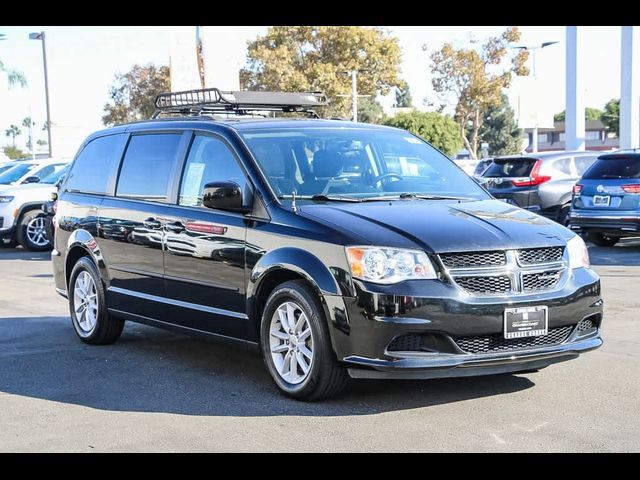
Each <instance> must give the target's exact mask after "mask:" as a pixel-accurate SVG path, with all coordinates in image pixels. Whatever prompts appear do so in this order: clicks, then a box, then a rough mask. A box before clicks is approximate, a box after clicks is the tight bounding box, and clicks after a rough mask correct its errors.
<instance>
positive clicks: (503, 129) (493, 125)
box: [479, 94, 522, 157]
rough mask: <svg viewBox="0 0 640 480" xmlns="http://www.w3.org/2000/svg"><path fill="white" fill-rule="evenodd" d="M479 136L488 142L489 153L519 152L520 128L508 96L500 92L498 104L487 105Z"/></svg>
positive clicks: (495, 154)
mask: <svg viewBox="0 0 640 480" xmlns="http://www.w3.org/2000/svg"><path fill="white" fill-rule="evenodd" d="M479 136H480V138H481V139H482V141H483V142H487V143H488V144H489V155H490V156H492V157H494V156H497V155H508V154H511V153H518V152H520V145H521V136H522V130H521V129H520V128H518V124H517V123H516V118H515V114H514V111H513V108H511V105H510V104H509V98H508V97H507V96H506V95H505V94H502V98H501V101H500V104H499V105H496V106H492V107H489V108H488V109H487V111H486V112H485V114H484V120H483V122H482V127H481V128H480V131H479Z"/></svg>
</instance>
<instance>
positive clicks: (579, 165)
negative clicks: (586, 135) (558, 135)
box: [576, 157, 597, 175]
mask: <svg viewBox="0 0 640 480" xmlns="http://www.w3.org/2000/svg"><path fill="white" fill-rule="evenodd" d="M596 158H597V157H576V171H577V172H578V175H582V174H583V173H584V172H585V170H587V168H589V167H590V166H591V165H593V162H595V161H596Z"/></svg>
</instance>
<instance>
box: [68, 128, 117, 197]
mask: <svg viewBox="0 0 640 480" xmlns="http://www.w3.org/2000/svg"><path fill="white" fill-rule="evenodd" d="M126 139H127V136H126V135H125V134H124V133H122V134H119V135H109V136H107V137H100V138H96V139H95V140H92V141H91V142H89V143H88V144H87V145H86V146H85V147H84V148H83V149H82V151H81V152H80V154H79V155H78V157H77V158H76V160H75V161H74V162H73V166H72V167H71V172H70V173H69V175H68V178H67V181H66V182H65V189H66V190H72V191H77V192H87V193H100V194H105V193H107V186H108V185H109V180H110V179H111V178H113V176H114V175H115V174H116V171H117V168H118V162H119V161H120V157H121V155H122V148H123V147H124V142H125V141H126Z"/></svg>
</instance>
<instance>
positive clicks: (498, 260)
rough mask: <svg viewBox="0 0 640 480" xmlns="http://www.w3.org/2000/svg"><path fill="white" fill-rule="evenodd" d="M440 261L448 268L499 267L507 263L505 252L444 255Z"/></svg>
mask: <svg viewBox="0 0 640 480" xmlns="http://www.w3.org/2000/svg"><path fill="white" fill-rule="evenodd" d="M440 259H441V260H442V263H443V264H444V266H445V267H447V268H473V267H499V266H501V265H506V263H507V257H506V255H505V253H504V252H470V253H443V254H441V255H440Z"/></svg>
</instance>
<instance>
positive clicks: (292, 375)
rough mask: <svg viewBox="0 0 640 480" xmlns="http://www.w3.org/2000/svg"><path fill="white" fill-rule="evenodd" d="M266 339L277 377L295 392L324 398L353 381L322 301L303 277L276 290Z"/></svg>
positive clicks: (265, 322) (264, 328)
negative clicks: (334, 346) (338, 356)
mask: <svg viewBox="0 0 640 480" xmlns="http://www.w3.org/2000/svg"><path fill="white" fill-rule="evenodd" d="M260 340H261V349H262V357H263V359H264V362H265V364H266V366H267V369H268V370H269V373H270V374H271V377H272V378H273V380H274V381H275V383H276V385H277V386H278V388H279V389H280V391H281V392H282V393H284V394H285V395H287V396H289V397H292V398H296V399H298V400H307V401H317V400H322V399H325V398H329V397H332V396H335V395H337V394H338V393H339V392H340V391H341V390H342V389H343V388H344V387H345V385H346V384H347V382H348V378H349V377H348V374H347V372H346V370H345V368H344V367H343V366H341V365H340V364H339V363H338V361H337V360H336V358H335V355H334V353H333V350H332V348H331V339H330V337H329V330H328V327H327V321H326V318H325V315H324V312H323V310H322V306H321V305H320V301H319V299H318V297H317V295H316V294H315V292H314V291H313V290H312V289H311V288H309V287H308V286H307V285H306V284H305V283H304V282H303V281H290V282H286V283H283V284H282V285H280V286H278V287H276V289H275V290H274V291H273V292H272V293H271V295H270V296H269V298H268V299H267V303H266V305H265V308H264V312H263V315H262V322H261V328H260Z"/></svg>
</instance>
